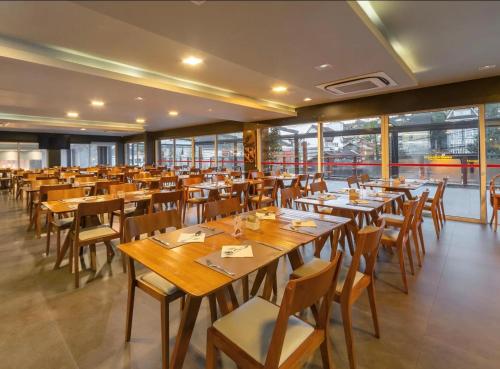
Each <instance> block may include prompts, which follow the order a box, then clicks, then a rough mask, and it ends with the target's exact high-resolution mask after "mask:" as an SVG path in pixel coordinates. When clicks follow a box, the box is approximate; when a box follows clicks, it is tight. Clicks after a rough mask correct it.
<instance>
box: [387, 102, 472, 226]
mask: <svg viewBox="0 0 500 369" xmlns="http://www.w3.org/2000/svg"><path fill="white" fill-rule="evenodd" d="M478 121H479V119H478V109H477V108H475V107H467V108H457V109H448V110H441V111H432V112H423V113H410V114H403V115H394V116H390V117H389V132H390V166H391V175H392V176H405V177H407V178H420V179H442V178H444V177H448V179H449V182H448V183H449V184H448V187H447V189H446V191H445V198H444V200H445V210H446V212H447V213H448V214H451V215H457V216H463V217H470V218H478V217H479V205H480V204H479V130H478ZM431 195H432V194H431Z"/></svg>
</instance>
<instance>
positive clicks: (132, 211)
mask: <svg viewBox="0 0 500 369" xmlns="http://www.w3.org/2000/svg"><path fill="white" fill-rule="evenodd" d="M108 191H109V194H110V195H117V194H118V192H124V193H125V192H134V191H137V185H136V184H135V183H120V184H115V185H110V186H109V187H108ZM136 210H137V206H135V205H134V204H127V207H125V208H124V209H123V212H124V213H123V216H124V217H129V216H132V215H136ZM115 215H116V216H121V213H120V212H119V211H114V212H112V213H111V215H110V222H111V225H113V220H114V217H115Z"/></svg>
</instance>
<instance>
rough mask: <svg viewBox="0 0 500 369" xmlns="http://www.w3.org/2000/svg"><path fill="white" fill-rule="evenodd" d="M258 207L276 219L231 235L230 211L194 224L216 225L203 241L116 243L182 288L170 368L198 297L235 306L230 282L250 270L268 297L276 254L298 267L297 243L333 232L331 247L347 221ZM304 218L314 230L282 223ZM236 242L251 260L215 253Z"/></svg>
mask: <svg viewBox="0 0 500 369" xmlns="http://www.w3.org/2000/svg"><path fill="white" fill-rule="evenodd" d="M260 211H264V212H268V213H273V214H275V217H276V219H274V220H261V223H260V229H258V230H250V229H244V230H243V232H242V235H241V237H239V238H235V237H233V236H232V235H231V233H232V232H233V223H234V216H231V217H226V218H222V219H220V220H216V221H212V222H208V223H204V224H202V225H200V226H201V227H206V229H209V230H218V231H222V233H218V234H214V235H212V236H210V237H206V238H205V240H204V242H203V243H187V244H183V245H182V246H178V247H174V248H169V247H167V246H165V245H163V244H161V243H159V242H157V241H155V240H153V239H151V238H146V239H142V240H139V241H134V242H130V243H126V244H121V245H120V246H119V249H120V250H121V251H122V252H123V253H125V254H126V255H127V256H128V257H129V258H130V259H129V260H130V262H133V261H136V262H138V263H140V264H142V265H144V266H146V267H147V268H148V269H150V270H152V271H154V272H155V273H157V274H158V275H160V276H161V277H162V278H165V279H166V280H168V281H169V282H170V283H172V284H174V285H175V286H177V287H178V288H179V289H180V290H182V291H184V292H185V293H186V297H187V298H186V302H185V306H184V309H183V311H182V316H181V321H180V324H179V328H178V333H177V336H176V341H175V347H174V351H173V353H172V357H171V361H170V368H171V369H180V368H182V365H183V363H184V359H185V356H186V353H187V350H188V347H189V341H190V339H191V335H192V333H193V329H194V326H195V323H196V319H197V316H198V312H199V309H200V304H201V301H202V299H203V298H204V297H209V299H212V301H217V302H218V304H219V308H220V309H219V310H220V312H221V313H222V314H223V315H224V314H227V313H228V312H230V311H231V310H232V309H234V308H236V307H237V306H238V301H237V298H236V295H235V293H234V290H233V288H232V283H233V282H235V281H236V280H238V279H241V278H245V277H247V276H248V275H249V274H250V273H252V272H255V271H259V273H260V271H264V274H265V281H264V289H263V297H264V298H267V299H269V298H270V297H271V292H272V286H273V283H274V278H275V276H276V270H277V266H278V261H279V259H280V258H281V257H282V256H284V255H287V256H288V259H289V260H290V263H291V265H292V268H293V269H296V268H298V267H299V266H301V265H302V264H303V260H302V256H301V254H300V252H299V246H302V245H305V244H307V243H310V242H315V243H316V245H318V244H319V243H321V242H323V244H324V241H326V240H327V239H328V237H332V235H334V236H333V239H334V241H333V242H334V243H333V244H334V246H332V247H336V242H337V241H338V237H339V232H340V229H341V228H342V227H343V226H344V225H345V224H347V223H348V222H349V221H350V220H349V219H347V218H341V217H334V216H322V215H319V214H312V213H308V212H304V211H298V210H291V209H282V208H276V207H269V208H265V209H260ZM248 215H249V214H248V213H244V214H242V215H241V216H242V217H243V218H244V217H247V216H248ZM306 218H307V219H314V220H315V222H316V223H317V224H318V227H319V228H318V229H319V232H317V233H312V232H311V233H300V232H298V231H292V230H288V229H285V227H287V226H288V225H289V224H290V222H291V221H292V220H293V219H302V220H303V219H306ZM183 232H185V230H183V229H180V230H177V231H174V232H171V233H168V235H167V236H166V237H168V240H170V241H173V240H175V239H176V238H177V237H178V236H179V235H180V234H181V233H183ZM241 244H250V245H252V250H253V252H254V258H252V259H253V260H252V259H250V260H248V259H249V258H225V259H220V256H219V255H220V253H221V249H222V247H223V246H224V245H241ZM317 251H318V248H317V249H316V252H317ZM319 251H320V250H319ZM259 255H261V256H260V257H259ZM262 255H265V257H264V256H262ZM208 258H211V259H214V260H217V263H219V262H221V260H224V264H223V266H224V268H227V269H226V271H227V270H231V271H233V272H234V273H235V274H236V276H235V277H232V276H230V275H228V274H227V273H225V272H222V271H221V270H219V269H217V268H215V267H209V266H208V265H207V264H209V263H204V262H203V260H205V261H206V260H208ZM243 259H247V260H243ZM256 279H257V278H256ZM214 318H216V317H213V316H212V319H214Z"/></svg>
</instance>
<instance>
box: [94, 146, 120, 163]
mask: <svg viewBox="0 0 500 369" xmlns="http://www.w3.org/2000/svg"><path fill="white" fill-rule="evenodd" d="M90 165H91V166H96V165H116V145H115V144H114V143H113V142H92V143H91V144H90Z"/></svg>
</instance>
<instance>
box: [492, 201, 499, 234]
mask: <svg viewBox="0 0 500 369" xmlns="http://www.w3.org/2000/svg"><path fill="white" fill-rule="evenodd" d="M498 210H500V209H498V208H497V207H495V225H494V226H493V230H494V231H495V232H496V231H497V228H498Z"/></svg>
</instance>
